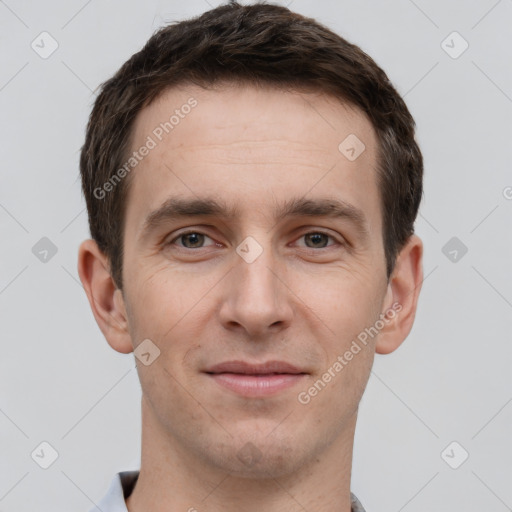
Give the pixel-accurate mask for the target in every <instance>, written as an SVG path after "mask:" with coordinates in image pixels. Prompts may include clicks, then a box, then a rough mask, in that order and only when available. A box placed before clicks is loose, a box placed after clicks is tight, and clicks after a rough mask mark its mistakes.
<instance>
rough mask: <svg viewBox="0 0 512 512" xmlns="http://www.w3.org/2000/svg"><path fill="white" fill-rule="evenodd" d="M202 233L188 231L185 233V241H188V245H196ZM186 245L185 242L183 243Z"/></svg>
mask: <svg viewBox="0 0 512 512" xmlns="http://www.w3.org/2000/svg"><path fill="white" fill-rule="evenodd" d="M202 236H203V235H200V234H199V233H189V234H187V235H185V241H187V242H190V244H189V245H197V244H198V243H200V242H201V237H202ZM185 245H187V244H185Z"/></svg>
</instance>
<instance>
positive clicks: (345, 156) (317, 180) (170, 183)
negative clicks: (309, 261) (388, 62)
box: [125, 84, 380, 230]
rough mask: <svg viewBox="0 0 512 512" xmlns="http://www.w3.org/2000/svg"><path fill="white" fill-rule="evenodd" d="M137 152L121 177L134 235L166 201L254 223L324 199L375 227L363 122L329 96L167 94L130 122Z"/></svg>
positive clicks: (371, 158) (368, 136)
mask: <svg viewBox="0 0 512 512" xmlns="http://www.w3.org/2000/svg"><path fill="white" fill-rule="evenodd" d="M143 146H146V147H148V148H150V149H149V150H148V151H143V152H144V153H145V156H143V157H142V158H140V161H138V162H137V165H136V167H134V169H133V171H131V172H132V174H131V175H130V185H129V192H128V207H127V214H126V224H125V226H127V227H128V229H131V227H133V228H134V229H136V230H140V229H142V225H143V222H144V219H146V218H147V216H148V215H149V214H150V213H151V212H152V211H155V210H156V209H157V208H158V207H159V206H161V205H162V204H163V203H164V202H165V201H166V200H168V198H169V197H170V196H175V197H189V198H194V199H199V198H202V197H209V198H211V197H217V198H219V199H221V200H222V202H223V203H226V202H228V203H230V204H232V206H233V207H235V208H236V210H237V212H238V213H239V214H240V215H242V216H244V215H245V214H247V215H251V216H252V217H255V216H258V215H261V216H265V215H266V212H270V211H276V208H275V207H276V204H277V203H280V202H281V199H282V200H283V201H286V200H290V199H291V198H294V199H295V198H304V197H305V198H307V199H314V198H315V196H316V197H320V196H321V197H325V196H326V194H327V195H329V196H330V197H333V196H334V197H339V199H340V200H342V201H345V202H347V203H349V204H352V205H354V206H355V207H357V208H359V209H361V210H363V211H364V212H365V215H366V217H367V220H368V223H369V228H370V229H371V230H373V229H376V230H377V229H379V228H380V224H379V223H380V215H379V211H380V206H379V203H380V199H379V193H378V189H377V185H376V170H375V169H376V154H377V140H376V136H375V132H374V130H373V127H372V125H371V123H370V122H369V120H368V118H367V117H366V116H365V115H364V114H363V113H361V112H360V111H359V110H357V109H355V108H353V107H351V106H348V105H346V104H343V103H341V102H339V101H338V100H337V99H335V98H332V97H330V96H326V95H323V94H319V93H301V92H290V91H284V90H281V89H276V88H272V87H266V88H256V87H251V86H240V85H227V84H225V85H224V86H222V87H216V88H215V89H213V90H205V89H202V88H200V87H197V86H183V87H180V88H172V89H169V90H167V91H165V92H164V93H163V94H162V95H161V96H160V97H158V98H157V99H156V100H155V101H154V102H153V103H152V104H150V105H149V106H148V107H146V108H145V109H143V110H142V111H141V112H140V113H139V115H138V117H137V119H136V121H135V124H134V128H133V136H132V147H131V149H132V151H137V152H139V153H141V152H142V151H139V150H141V148H142V147H143ZM139 156H140V155H139ZM240 218H241V217H239V220H240Z"/></svg>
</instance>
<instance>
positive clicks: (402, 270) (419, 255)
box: [375, 235, 423, 354]
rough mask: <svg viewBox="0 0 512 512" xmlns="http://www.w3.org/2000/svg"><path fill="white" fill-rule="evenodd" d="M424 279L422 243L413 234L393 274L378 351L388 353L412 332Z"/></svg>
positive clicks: (399, 257) (400, 255)
mask: <svg viewBox="0 0 512 512" xmlns="http://www.w3.org/2000/svg"><path fill="white" fill-rule="evenodd" d="M422 282H423V243H422V241H421V239H420V238H419V237H418V236H416V235H412V236H411V237H409V240H408V241H407V243H406V244H405V246H404V247H403V248H402V250H401V251H400V253H399V255H398V257H397V261H396V265H395V269H394V271H393V273H392V275H391V276H390V279H389V283H388V288H387V292H386V297H385V300H384V310H383V313H384V314H386V317H387V319H388V322H387V323H386V326H385V327H384V328H383V329H382V331H381V332H380V333H379V336H378V338H377V343H376V345H375V351H376V352H377V353H378V354H389V353H391V352H393V351H394V350H396V349H397V348H398V347H399V346H400V345H401V344H402V342H403V341H404V340H405V339H406V338H407V336H408V335H409V333H410V331H411V329H412V325H413V323H414V317H415V315H416V308H417V305H418V297H419V293H420V290H421V285H422Z"/></svg>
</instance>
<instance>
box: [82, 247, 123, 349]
mask: <svg viewBox="0 0 512 512" xmlns="http://www.w3.org/2000/svg"><path fill="white" fill-rule="evenodd" d="M78 275H79V276H80V280H81V281H82V285H83V287H84V289H85V293H86V294H87V298H88V299H89V304H90V306H91V309H92V313H93V315H94V318H95V319H96V323H97V324H98V326H99V328H100V329H101V332H102V333H103V335H104V336H105V338H106V340H107V341H108V343H109V345H110V346H111V347H112V348H113V349H114V350H116V351H117V352H121V353H123V354H128V353H130V352H132V351H133V346H132V342H131V338H130V334H129V331H128V321H127V315H126V307H125V304H124V299H123V294H122V292H121V290H119V289H118V288H117V287H116V286H115V283H114V281H113V279H112V276H111V274H110V268H109V264H108V259H107V257H106V256H105V255H104V254H103V253H102V252H101V250H100V249H99V247H98V245H97V243H96V242H95V241H94V240H85V241H83V242H82V243H81V244H80V248H79V251H78Z"/></svg>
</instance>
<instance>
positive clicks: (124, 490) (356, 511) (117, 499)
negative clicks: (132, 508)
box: [89, 471, 365, 512]
mask: <svg viewBox="0 0 512 512" xmlns="http://www.w3.org/2000/svg"><path fill="white" fill-rule="evenodd" d="M138 476H139V471H121V472H120V473H116V475H115V476H114V479H113V480H112V483H111V484H110V487H109V488H108V491H107V494H105V496H104V497H103V499H102V500H101V501H100V502H99V503H98V505H97V506H96V507H93V508H91V509H90V510H89V512H128V509H127V508H126V503H125V499H126V498H128V496H130V494H131V493H132V491H133V488H134V487H135V484H136V482H137V478H138ZM350 498H351V500H352V512H365V510H364V508H363V506H362V505H361V503H360V502H359V500H358V499H357V498H356V497H355V496H354V495H353V494H352V493H350Z"/></svg>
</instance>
